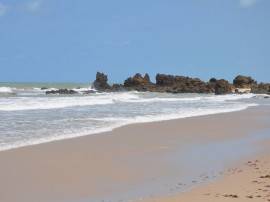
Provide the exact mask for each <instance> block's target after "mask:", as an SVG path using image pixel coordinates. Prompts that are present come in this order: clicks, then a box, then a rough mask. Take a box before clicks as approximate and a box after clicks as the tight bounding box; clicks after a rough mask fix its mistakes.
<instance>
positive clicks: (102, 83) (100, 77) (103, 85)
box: [93, 72, 111, 91]
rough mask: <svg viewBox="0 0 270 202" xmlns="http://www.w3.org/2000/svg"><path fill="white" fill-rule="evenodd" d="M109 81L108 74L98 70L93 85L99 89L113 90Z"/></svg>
mask: <svg viewBox="0 0 270 202" xmlns="http://www.w3.org/2000/svg"><path fill="white" fill-rule="evenodd" d="M107 81H108V77H107V75H105V74H103V73H100V72H97V73H96V80H95V81H94V82H93V86H94V88H95V89H96V90H98V91H107V90H111V86H110V85H109V84H108V83H107Z"/></svg>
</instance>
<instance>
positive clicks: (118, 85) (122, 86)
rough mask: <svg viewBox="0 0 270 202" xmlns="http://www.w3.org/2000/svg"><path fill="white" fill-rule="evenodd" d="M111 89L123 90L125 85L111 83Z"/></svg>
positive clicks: (114, 90) (115, 90)
mask: <svg viewBox="0 0 270 202" xmlns="http://www.w3.org/2000/svg"><path fill="white" fill-rule="evenodd" d="M112 91H113V92H121V91H125V87H124V85H123V84H113V86H112Z"/></svg>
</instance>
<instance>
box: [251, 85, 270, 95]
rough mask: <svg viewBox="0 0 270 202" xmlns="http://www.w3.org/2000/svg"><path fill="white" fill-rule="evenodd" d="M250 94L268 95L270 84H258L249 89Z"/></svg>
mask: <svg viewBox="0 0 270 202" xmlns="http://www.w3.org/2000/svg"><path fill="white" fill-rule="evenodd" d="M251 93H254V94H270V83H260V84H257V85H253V86H252V87H251Z"/></svg>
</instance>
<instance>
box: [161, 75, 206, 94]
mask: <svg viewBox="0 0 270 202" xmlns="http://www.w3.org/2000/svg"><path fill="white" fill-rule="evenodd" d="M156 85H157V89H158V91H159V92H168V93H210V90H209V88H208V85H207V83H205V82H203V81H202V80H200V79H198V78H189V77H184V76H173V75H166V74H157V76H156Z"/></svg>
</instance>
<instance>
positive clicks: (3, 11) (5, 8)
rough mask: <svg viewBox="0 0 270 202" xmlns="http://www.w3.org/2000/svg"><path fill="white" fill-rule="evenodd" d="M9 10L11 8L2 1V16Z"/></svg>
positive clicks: (0, 13) (0, 4)
mask: <svg viewBox="0 0 270 202" xmlns="http://www.w3.org/2000/svg"><path fill="white" fill-rule="evenodd" d="M8 10H9V7H8V6H6V5H4V4H2V3H0V17H3V16H5V15H6V14H7V12H8Z"/></svg>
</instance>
